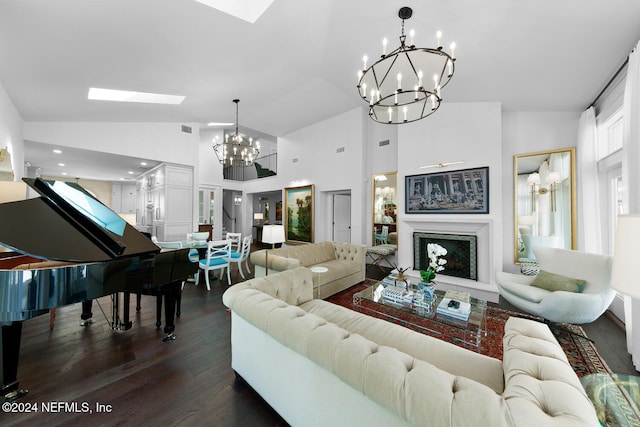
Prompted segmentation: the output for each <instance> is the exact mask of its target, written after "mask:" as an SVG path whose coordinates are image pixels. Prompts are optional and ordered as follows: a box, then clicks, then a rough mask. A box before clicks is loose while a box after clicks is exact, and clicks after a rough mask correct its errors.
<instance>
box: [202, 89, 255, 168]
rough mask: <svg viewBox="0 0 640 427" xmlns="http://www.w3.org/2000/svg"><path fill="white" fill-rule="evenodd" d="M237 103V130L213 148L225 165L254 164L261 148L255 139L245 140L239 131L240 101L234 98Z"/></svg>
mask: <svg viewBox="0 0 640 427" xmlns="http://www.w3.org/2000/svg"><path fill="white" fill-rule="evenodd" d="M233 102H235V104H236V132H235V133H234V134H233V135H231V136H229V135H226V136H225V138H224V142H220V143H218V144H216V145H214V146H213V150H214V151H215V152H216V156H218V160H220V163H221V164H222V165H224V166H253V161H254V160H255V159H256V157H258V154H259V153H260V149H259V147H258V146H257V142H256V145H255V146H254V145H253V139H252V138H249V140H248V141H247V140H245V139H244V138H243V137H242V135H240V133H239V132H238V103H239V102H240V100H239V99H234V100H233Z"/></svg>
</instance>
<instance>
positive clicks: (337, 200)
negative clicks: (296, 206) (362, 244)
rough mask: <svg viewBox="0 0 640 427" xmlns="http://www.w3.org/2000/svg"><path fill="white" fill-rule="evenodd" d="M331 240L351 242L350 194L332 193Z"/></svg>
mask: <svg viewBox="0 0 640 427" xmlns="http://www.w3.org/2000/svg"><path fill="white" fill-rule="evenodd" d="M332 240H333V241H334V242H344V243H351V194H348V193H345V194H334V195H333V233H332Z"/></svg>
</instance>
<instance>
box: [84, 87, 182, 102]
mask: <svg viewBox="0 0 640 427" xmlns="http://www.w3.org/2000/svg"><path fill="white" fill-rule="evenodd" d="M87 98H88V99H91V100H95V101H116V102H141V103H145V104H172V105H176V104H180V103H182V101H183V100H184V96H180V95H165V94H161V93H146V92H132V91H128V90H115V89H102V88H95V87H92V88H89V95H88V96H87Z"/></svg>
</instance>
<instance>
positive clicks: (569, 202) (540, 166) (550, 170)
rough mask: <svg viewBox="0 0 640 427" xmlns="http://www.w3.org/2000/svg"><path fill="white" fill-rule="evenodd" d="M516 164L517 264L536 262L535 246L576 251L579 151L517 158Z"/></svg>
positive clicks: (547, 152)
mask: <svg viewBox="0 0 640 427" xmlns="http://www.w3.org/2000/svg"><path fill="white" fill-rule="evenodd" d="M513 162H514V163H513V170H514V196H513V200H514V233H513V234H514V254H515V262H516V263H529V262H535V254H534V253H533V247H534V246H550V247H556V248H564V249H575V248H576V178H575V148H566V149H560V150H551V151H541V152H537V153H528V154H520V155H515V156H514V160H513Z"/></svg>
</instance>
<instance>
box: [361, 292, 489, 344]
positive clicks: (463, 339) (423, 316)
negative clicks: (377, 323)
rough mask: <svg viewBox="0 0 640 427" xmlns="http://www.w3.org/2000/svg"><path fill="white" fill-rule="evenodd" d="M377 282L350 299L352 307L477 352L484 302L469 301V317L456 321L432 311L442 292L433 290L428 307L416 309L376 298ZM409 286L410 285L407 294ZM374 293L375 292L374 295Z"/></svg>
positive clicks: (483, 326) (483, 333) (483, 331)
mask: <svg viewBox="0 0 640 427" xmlns="http://www.w3.org/2000/svg"><path fill="white" fill-rule="evenodd" d="M379 286H381V282H379V283H376V284H375V285H372V286H368V287H367V288H366V289H364V290H362V291H360V292H357V293H355V294H354V295H353V305H354V306H356V307H358V308H359V309H361V310H362V311H363V312H365V313H366V312H371V313H375V314H377V315H378V316H377V317H380V316H382V317H386V318H389V319H391V320H393V321H395V322H397V323H400V324H402V325H404V326H407V327H409V328H411V329H417V330H421V331H425V332H427V333H428V334H429V335H432V336H435V337H436V338H441V339H443V340H445V341H455V342H458V343H461V344H463V346H464V347H467V348H470V349H472V350H475V351H478V350H479V347H480V342H481V340H482V338H483V337H485V336H486V335H487V325H486V311H487V302H486V301H485V300H481V299H477V298H473V297H472V298H471V299H470V301H469V302H470V304H471V313H470V314H469V318H468V319H467V320H466V321H465V320H459V319H456V318H454V317H451V316H446V315H442V314H440V313H437V312H436V308H437V307H438V304H439V303H440V301H442V298H444V295H445V292H444V291H441V290H436V291H435V294H434V297H433V298H432V299H431V301H430V303H427V304H423V305H422V306H416V305H415V304H411V302H406V303H396V302H390V301H389V300H387V299H385V298H383V297H382V296H381V294H380V290H381V288H379ZM412 288H413V285H410V288H409V289H410V290H413V291H414V292H415V289H412ZM376 290H378V292H376Z"/></svg>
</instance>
